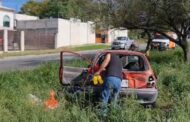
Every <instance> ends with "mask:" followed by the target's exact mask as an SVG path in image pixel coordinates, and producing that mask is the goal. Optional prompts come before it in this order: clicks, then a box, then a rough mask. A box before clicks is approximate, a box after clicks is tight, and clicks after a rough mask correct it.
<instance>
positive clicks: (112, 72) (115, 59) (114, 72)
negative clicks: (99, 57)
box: [105, 54, 122, 79]
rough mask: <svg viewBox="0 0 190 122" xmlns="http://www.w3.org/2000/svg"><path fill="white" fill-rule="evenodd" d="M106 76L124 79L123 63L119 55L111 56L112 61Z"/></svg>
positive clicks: (107, 68)
mask: <svg viewBox="0 0 190 122" xmlns="http://www.w3.org/2000/svg"><path fill="white" fill-rule="evenodd" d="M105 76H115V77H119V78H120V79H122V62H121V59H120V58H119V56H118V55H116V54H111V59H110V62H109V64H108V66H107V67H106V74H105Z"/></svg>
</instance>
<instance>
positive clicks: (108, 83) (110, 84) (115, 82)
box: [101, 76, 121, 106]
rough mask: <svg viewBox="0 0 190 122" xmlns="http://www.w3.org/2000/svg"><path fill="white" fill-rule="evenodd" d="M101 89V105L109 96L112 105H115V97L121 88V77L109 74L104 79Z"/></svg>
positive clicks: (106, 101)
mask: <svg viewBox="0 0 190 122" xmlns="http://www.w3.org/2000/svg"><path fill="white" fill-rule="evenodd" d="M104 81H105V82H104V84H103V90H102V94H101V97H102V101H103V105H107V103H108V101H109V98H111V99H110V100H111V102H113V105H114V106H115V105H116V102H117V97H118V95H119V91H120V89H121V79H120V78H118V77H113V76H109V77H106V78H105V79H104Z"/></svg>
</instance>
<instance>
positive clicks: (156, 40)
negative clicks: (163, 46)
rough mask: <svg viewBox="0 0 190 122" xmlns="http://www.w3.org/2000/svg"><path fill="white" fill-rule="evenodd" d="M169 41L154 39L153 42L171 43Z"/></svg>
mask: <svg viewBox="0 0 190 122" xmlns="http://www.w3.org/2000/svg"><path fill="white" fill-rule="evenodd" d="M169 41H170V40H169V39H153V40H152V42H165V43H169Z"/></svg>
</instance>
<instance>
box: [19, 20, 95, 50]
mask: <svg viewBox="0 0 190 122" xmlns="http://www.w3.org/2000/svg"><path fill="white" fill-rule="evenodd" d="M51 28H53V29H57V34H56V37H55V48H59V47H63V46H73V45H82V44H92V43H95V31H94V27H93V23H92V22H87V23H84V22H80V21H78V20H77V21H75V20H65V19H42V20H27V21H18V23H17V29H21V30H22V29H51Z"/></svg>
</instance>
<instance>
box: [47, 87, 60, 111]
mask: <svg viewBox="0 0 190 122" xmlns="http://www.w3.org/2000/svg"><path fill="white" fill-rule="evenodd" d="M44 104H45V107H46V108H49V109H55V108H56V107H57V106H58V101H57V100H56V99H55V92H54V90H51V91H50V98H49V99H48V100H46V101H45V102H44Z"/></svg>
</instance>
